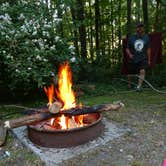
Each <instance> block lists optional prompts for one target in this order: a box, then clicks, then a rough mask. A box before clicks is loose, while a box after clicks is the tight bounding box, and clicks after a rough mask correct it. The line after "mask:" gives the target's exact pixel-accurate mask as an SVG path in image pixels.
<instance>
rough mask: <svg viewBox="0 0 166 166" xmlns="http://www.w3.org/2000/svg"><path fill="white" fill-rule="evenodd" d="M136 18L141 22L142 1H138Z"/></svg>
mask: <svg viewBox="0 0 166 166" xmlns="http://www.w3.org/2000/svg"><path fill="white" fill-rule="evenodd" d="M136 12H137V13H136V20H137V22H140V1H136Z"/></svg>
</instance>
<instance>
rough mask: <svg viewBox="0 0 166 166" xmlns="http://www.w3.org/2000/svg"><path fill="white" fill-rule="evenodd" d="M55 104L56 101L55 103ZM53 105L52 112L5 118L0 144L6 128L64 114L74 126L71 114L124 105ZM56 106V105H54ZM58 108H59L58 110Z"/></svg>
mask: <svg viewBox="0 0 166 166" xmlns="http://www.w3.org/2000/svg"><path fill="white" fill-rule="evenodd" d="M56 104H57V103H56ZM56 104H55V105H54V106H53V108H54V109H55V108H56V109H55V110H54V109H53V108H51V109H53V110H52V111H53V112H54V114H52V113H50V110H48V111H47V112H38V113H36V114H32V115H26V116H24V117H20V118H17V119H11V120H7V121H5V122H4V123H1V124H0V146H1V145H3V144H4V142H5V138H6V132H7V129H10V128H16V127H20V126H25V125H30V124H33V123H36V122H40V121H43V120H47V119H50V118H55V117H56V116H60V115H64V116H68V117H70V125H71V126H73V127H74V126H75V124H74V123H73V122H72V121H71V117H72V116H78V115H84V114H90V113H101V112H104V111H116V110H119V109H120V108H121V107H123V106H124V104H123V103H121V102H119V103H117V104H103V105H97V106H92V107H82V108H77V107H76V108H72V109H68V110H64V111H60V107H59V105H58V104H59V103H58V104H57V105H56ZM56 106H57V107H56ZM58 108H59V110H58Z"/></svg>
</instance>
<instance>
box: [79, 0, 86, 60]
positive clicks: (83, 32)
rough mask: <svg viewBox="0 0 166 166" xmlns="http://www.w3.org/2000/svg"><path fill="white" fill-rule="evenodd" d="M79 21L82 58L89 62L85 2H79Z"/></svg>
mask: <svg viewBox="0 0 166 166" xmlns="http://www.w3.org/2000/svg"><path fill="white" fill-rule="evenodd" d="M77 19H78V20H79V21H80V26H79V35H80V43H81V57H82V58H83V59H84V60H85V61H86V60H87V48H86V28H85V25H84V21H85V18H84V2H83V1H80V0H77Z"/></svg>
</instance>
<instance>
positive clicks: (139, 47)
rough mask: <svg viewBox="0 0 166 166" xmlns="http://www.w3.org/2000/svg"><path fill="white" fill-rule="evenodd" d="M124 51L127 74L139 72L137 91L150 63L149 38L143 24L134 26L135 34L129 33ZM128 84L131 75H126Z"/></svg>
mask: <svg viewBox="0 0 166 166" xmlns="http://www.w3.org/2000/svg"><path fill="white" fill-rule="evenodd" d="M126 53H127V55H128V56H129V74H139V77H140V78H139V79H138V85H137V87H136V90H137V91H140V90H141V86H142V83H143V80H144V78H145V69H146V68H147V67H148V65H150V40H149V37H148V35H147V34H145V33H144V25H143V24H142V23H139V24H138V25H137V26H136V34H134V35H131V36H130V37H129V39H128V41H127V48H126ZM128 81H129V82H128V83H129V84H128V86H129V88H130V87H131V77H130V75H128Z"/></svg>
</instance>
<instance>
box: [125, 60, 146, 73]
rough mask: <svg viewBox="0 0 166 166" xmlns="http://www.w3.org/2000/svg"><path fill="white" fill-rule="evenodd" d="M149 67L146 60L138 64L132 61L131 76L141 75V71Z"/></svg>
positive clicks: (129, 66)
mask: <svg viewBox="0 0 166 166" xmlns="http://www.w3.org/2000/svg"><path fill="white" fill-rule="evenodd" d="M147 67H148V62H147V60H146V59H144V60H142V61H139V62H137V63H135V62H133V61H132V60H131V61H130V62H129V63H128V71H129V74H139V72H140V70H141V69H147Z"/></svg>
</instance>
